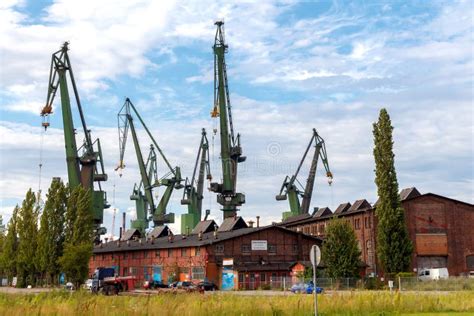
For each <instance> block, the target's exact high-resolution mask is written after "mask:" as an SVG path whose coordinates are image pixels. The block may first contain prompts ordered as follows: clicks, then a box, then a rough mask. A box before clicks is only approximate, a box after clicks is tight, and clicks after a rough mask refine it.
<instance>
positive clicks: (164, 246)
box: [89, 217, 321, 290]
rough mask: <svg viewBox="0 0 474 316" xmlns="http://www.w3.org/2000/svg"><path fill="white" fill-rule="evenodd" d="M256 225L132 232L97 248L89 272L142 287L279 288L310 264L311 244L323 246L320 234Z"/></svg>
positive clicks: (230, 222) (236, 220) (228, 222)
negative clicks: (111, 273) (205, 283)
mask: <svg viewBox="0 0 474 316" xmlns="http://www.w3.org/2000/svg"><path fill="white" fill-rule="evenodd" d="M251 224H252V223H251ZM252 226H253V225H251V226H250V227H249V225H248V224H247V223H246V222H245V221H244V220H243V219H242V218H241V217H230V218H227V219H225V220H224V222H223V223H222V225H221V226H220V227H218V226H217V224H216V223H215V222H214V221H213V220H206V221H201V222H200V223H198V225H197V226H196V228H195V229H194V230H193V231H192V232H191V233H189V234H179V235H174V234H173V233H172V232H171V231H170V229H169V228H168V227H167V226H161V227H156V228H155V229H154V230H153V231H152V232H151V233H149V234H148V235H147V238H138V236H139V234H138V233H137V231H135V230H128V231H127V232H126V233H125V234H124V235H123V236H122V239H121V240H118V241H111V242H104V243H101V244H99V245H96V246H95V247H94V251H93V253H94V254H93V257H92V258H91V261H90V263H89V270H90V273H91V274H92V273H93V271H94V270H95V269H96V268H98V267H114V268H115V269H116V271H117V274H119V275H121V276H127V275H134V276H136V278H137V285H138V286H140V285H141V284H143V281H145V280H151V279H153V280H156V281H162V282H164V283H171V282H173V281H184V280H191V281H195V282H196V281H201V280H205V279H206V280H209V281H211V282H213V283H215V284H216V285H217V286H218V287H219V288H220V289H223V290H228V289H256V288H259V287H262V286H264V285H267V286H272V287H275V284H276V283H279V282H281V280H282V279H285V280H289V282H291V279H292V278H293V279H294V280H295V281H296V278H297V277H298V276H299V274H298V273H299V272H301V271H302V270H304V267H305V266H308V264H309V263H308V262H309V251H310V248H311V246H312V245H314V244H317V245H321V239H320V238H318V237H316V236H310V235H306V234H303V233H301V232H296V231H294V230H290V229H287V228H284V227H281V226H278V225H270V226H259V224H258V220H257V226H256V227H252ZM278 286H283V284H278Z"/></svg>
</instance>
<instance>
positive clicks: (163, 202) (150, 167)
mask: <svg viewBox="0 0 474 316" xmlns="http://www.w3.org/2000/svg"><path fill="white" fill-rule="evenodd" d="M132 114H135V116H136V117H137V118H138V120H139V121H140V123H141V125H142V126H143V128H144V129H145V131H146V133H147V134H148V136H149V138H150V140H151V141H152V144H151V145H150V153H149V155H148V159H147V161H146V162H145V160H144V158H143V154H142V151H141V148H140V144H139V141H138V136H137V132H136V129H135V124H134V120H133V115H132ZM117 117H118V129H119V149H120V161H119V165H118V167H117V168H116V170H118V169H123V168H125V164H124V155H125V148H126V144H127V136H128V131H129V130H130V132H131V134H132V140H133V145H134V148H135V154H136V156H137V161H138V168H139V170H140V177H141V180H140V183H139V184H138V185H137V184H135V185H134V188H133V191H132V195H131V196H130V199H131V200H133V201H135V207H136V212H137V219H136V220H133V221H132V222H131V226H132V228H136V229H138V230H139V231H140V233H141V234H142V235H143V234H144V233H145V229H147V228H148V226H149V221H150V220H152V221H153V223H154V225H155V226H160V225H164V224H167V223H174V213H167V210H166V209H167V207H168V203H169V200H170V198H171V194H172V193H173V190H174V189H181V188H183V185H182V184H181V182H182V181H183V179H182V178H181V169H180V168H179V167H175V168H173V167H171V164H170V163H169V162H168V159H166V156H165V155H164V153H163V151H162V150H161V148H160V146H158V143H157V142H156V140H155V138H154V137H153V135H152V134H151V132H150V130H149V129H148V127H147V126H146V124H145V122H144V121H143V119H142V117H141V116H140V114H139V113H138V111H137V109H136V108H135V106H134V105H133V103H132V102H131V101H130V99H129V98H127V99H126V100H125V103H124V105H123V106H122V108H121V109H120V111H119V113H118V115H117ZM155 149H156V150H157V151H158V153H159V154H160V156H161V158H162V160H163V161H164V162H165V165H166V166H167V168H168V170H169V171H168V172H167V173H166V174H165V175H164V176H163V177H161V178H158V174H157V155H156V152H155ZM159 186H165V187H166V189H165V192H164V193H163V195H162V197H161V199H160V201H159V203H158V205H157V204H156V203H155V200H154V197H153V189H154V188H156V187H159Z"/></svg>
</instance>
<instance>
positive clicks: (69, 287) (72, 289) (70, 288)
mask: <svg viewBox="0 0 474 316" xmlns="http://www.w3.org/2000/svg"><path fill="white" fill-rule="evenodd" d="M64 289H65V290H68V291H74V284H72V283H71V282H67V283H66V284H65V285H64Z"/></svg>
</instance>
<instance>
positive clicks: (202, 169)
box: [181, 128, 212, 234]
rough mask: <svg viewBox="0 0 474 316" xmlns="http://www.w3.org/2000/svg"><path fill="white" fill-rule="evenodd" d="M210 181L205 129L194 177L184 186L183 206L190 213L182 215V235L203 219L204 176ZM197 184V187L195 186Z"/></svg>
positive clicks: (202, 134) (195, 164) (207, 143)
mask: <svg viewBox="0 0 474 316" xmlns="http://www.w3.org/2000/svg"><path fill="white" fill-rule="evenodd" d="M198 167H199V173H198V175H197V181H196V180H195V179H196V173H197V170H198ZM205 174H206V175H207V177H206V178H207V179H208V180H212V176H211V170H210V166H209V142H208V140H207V136H206V130H205V129H204V128H203V129H202V133H201V142H200V143H199V149H198V154H197V156H196V162H195V163H194V170H193V176H192V178H191V181H190V182H188V179H187V178H186V183H185V185H184V191H183V199H182V200H181V204H183V205H187V206H188V213H187V214H183V215H181V233H182V234H185V233H187V232H188V230H192V229H193V228H194V227H195V226H196V225H197V223H198V222H199V221H200V220H201V217H202V200H203V192H204V175H205ZM195 184H196V186H194V185H195Z"/></svg>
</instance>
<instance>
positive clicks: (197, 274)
mask: <svg viewBox="0 0 474 316" xmlns="http://www.w3.org/2000/svg"><path fill="white" fill-rule="evenodd" d="M204 278H205V276H204V268H203V267H193V269H192V279H193V280H204Z"/></svg>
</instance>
